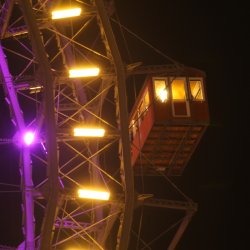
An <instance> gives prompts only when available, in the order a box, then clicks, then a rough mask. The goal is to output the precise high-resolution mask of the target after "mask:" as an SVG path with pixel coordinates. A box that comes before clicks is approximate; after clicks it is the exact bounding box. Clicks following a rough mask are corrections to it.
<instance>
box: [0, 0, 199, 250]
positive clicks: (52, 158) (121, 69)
mask: <svg viewBox="0 0 250 250" xmlns="http://www.w3.org/2000/svg"><path fill="white" fill-rule="evenodd" d="M63 2H64V1H48V0H37V1H29V0H19V1H14V0H6V1H2V2H1V4H2V6H1V16H0V36H1V42H0V76H1V82H2V83H3V88H4V92H5V96H6V100H7V103H8V104H9V109H10V114H11V119H12V121H13V124H14V125H15V126H16V135H15V136H14V137H13V140H9V139H6V140H2V142H4V143H8V142H10V141H11V142H12V143H14V144H15V145H18V146H19V147H20V172H21V190H22V203H23V204H22V205H23V238H24V240H23V242H21V243H20V244H19V246H18V249H20V250H22V249H25V250H34V249H40V250H48V249H67V248H68V247H69V246H73V247H88V249H124V250H125V249H129V246H131V245H132V244H134V243H133V241H131V239H130V238H131V231H133V230H132V227H133V214H134V209H135V208H138V207H144V206H146V207H147V206H148V207H154V208H166V209H172V210H180V211H184V212H185V216H184V218H183V220H182V222H181V223H180V226H179V227H178V229H177V231H176V234H175V236H174V237H173V239H172V240H171V241H170V243H169V247H168V249H169V250H172V249H175V247H176V245H177V243H178V241H179V240H180V238H181V236H182V234H183V232H184V230H185V228H186V226H187V225H188V222H189V221H190V219H191V217H192V215H193V213H194V212H195V211H196V209H197V207H196V205H195V204H194V203H193V202H192V201H191V200H190V199H186V197H185V201H174V200H163V199H154V198H152V195H149V196H148V195H139V194H137V193H136V192H135V188H134V176H133V170H132V167H131V159H130V141H129V132H128V127H129V124H128V111H127V96H126V77H128V76H129V75H135V74H147V73H152V72H158V71H159V72H162V71H164V72H166V71H168V70H169V71H171V70H172V67H173V66H164V67H163V66H161V67H157V66H151V67H140V66H139V65H134V67H133V65H132V66H131V65H130V67H129V66H127V67H126V66H125V65H124V63H123V61H122V58H121V56H120V53H119V49H118V46H117V43H116V39H115V36H114V34H113V31H112V28H111V24H110V19H109V15H110V14H111V13H109V12H108V11H107V6H105V1H102V0H84V1H76V2H75V3H76V4H78V5H80V6H81V7H82V9H83V14H82V15H81V16H80V17H77V18H72V19H70V20H69V19H67V20H51V17H50V13H51V10H52V9H53V8H58V7H60V5H61V4H62V3H63ZM71 2H73V1H71ZM78 63H81V64H91V65H98V66H99V67H100V68H101V69H102V71H101V74H100V76H97V77H90V78H76V79H71V78H69V77H68V75H67V71H68V69H70V68H71V67H73V66H75V65H77V64H78ZM93 124H94V125H97V126H99V127H104V128H105V129H106V131H107V133H106V136H105V137H104V138H102V139H90V138H85V139H83V138H76V137H74V136H73V134H72V128H73V127H75V126H79V125H85V126H90V125H93ZM27 129H29V130H32V131H34V132H35V134H36V143H35V144H34V145H31V146H29V147H28V146H25V145H23V144H21V143H20V142H19V140H20V138H21V137H22V135H23V133H24V132H25V131H26V130H27ZM167 182H168V183H169V184H170V186H171V185H172V184H171V181H170V180H169V179H168V178H167ZM81 186H99V187H102V188H105V189H106V190H109V191H110V192H111V199H110V201H106V202H103V201H102V202H101V201H93V200H92V201H86V200H81V199H79V198H78V197H77V195H76V190H77V189H78V188H80V187H81ZM172 187H174V189H176V188H175V186H173V185H172ZM137 235H138V234H137ZM138 242H139V243H138ZM136 244H137V245H138V244H139V245H142V247H143V248H144V247H146V248H147V249H151V248H150V246H149V244H148V243H146V241H145V239H142V237H140V235H138V240H137V243H136Z"/></svg>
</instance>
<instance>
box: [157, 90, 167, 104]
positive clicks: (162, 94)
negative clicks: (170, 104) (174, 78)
mask: <svg viewBox="0 0 250 250" xmlns="http://www.w3.org/2000/svg"><path fill="white" fill-rule="evenodd" d="M158 97H159V99H160V100H161V101H162V102H166V100H167V99H168V92H167V90H166V89H160V90H159V92H158Z"/></svg>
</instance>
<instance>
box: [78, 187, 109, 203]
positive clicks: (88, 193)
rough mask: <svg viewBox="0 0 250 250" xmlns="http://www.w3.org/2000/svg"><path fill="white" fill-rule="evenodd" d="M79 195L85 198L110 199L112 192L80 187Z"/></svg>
mask: <svg viewBox="0 0 250 250" xmlns="http://www.w3.org/2000/svg"><path fill="white" fill-rule="evenodd" d="M78 197H79V198H85V199H93V200H105V201H107V200H109V197H110V193H109V192H103V191H95V190H87V189H79V190H78Z"/></svg>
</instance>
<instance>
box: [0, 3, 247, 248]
mask: <svg viewBox="0 0 250 250" xmlns="http://www.w3.org/2000/svg"><path fill="white" fill-rule="evenodd" d="M115 2H116V9H117V14H118V16H119V18H120V21H121V23H122V24H124V25H125V26H126V27H127V28H129V29H130V30H131V31H133V32H134V33H135V34H137V35H138V36H140V37H141V38H143V39H144V40H146V41H147V42H148V43H150V44H152V45H153V46H154V47H155V48H157V49H159V50H161V51H162V52H163V53H164V54H166V55H168V56H169V57H171V58H173V59H175V60H176V61H178V62H180V63H182V64H184V65H187V66H191V67H196V68H199V69H201V70H204V71H205V72H206V74H207V86H206V87H207V95H208V101H209V109H210V116H211V124H210V126H209V128H208V130H207V132H206V133H205V135H204V137H203V139H202V140H201V142H200V144H199V146H198V148H197V150H196V151H195V153H194V155H193V157H192V159H191V161H190V163H189V165H188V166H187V168H186V169H185V172H184V175H183V177H181V178H182V181H181V183H180V185H181V188H182V190H183V191H184V192H185V193H186V194H187V195H188V196H190V197H191V198H192V199H193V200H194V201H195V202H197V203H198V205H199V209H198V212H197V213H196V214H195V216H194V218H193V219H192V221H191V224H190V225H189V227H188V229H187V231H186V232H185V234H184V236H183V237H182V239H181V242H180V244H179V245H178V248H177V249H178V250H187V249H188V250H219V249H220V250H221V249H237V250H238V249H240V250H241V249H242V250H245V249H250V247H249V243H248V230H247V228H248V224H249V220H248V217H249V211H247V201H248V200H249V192H248V189H249V187H248V186H247V184H248V183H247V182H249V177H248V171H247V170H248V167H249V163H248V161H246V160H247V158H248V157H247V156H248V154H249V153H248V148H249V144H248V140H247V139H248V136H249V132H248V128H247V126H248V124H247V123H246V120H247V119H245V117H247V116H249V110H248V107H249V102H248V99H249V98H248V97H247V93H248V92H249V90H250V89H249V84H250V83H249V76H248V74H249V69H248V67H247V65H249V61H247V60H249V57H248V55H247V52H248V46H249V44H248V42H247V36H248V35H249V34H248V33H249V20H248V18H249V10H248V8H247V7H246V6H244V5H243V2H241V1H237V2H232V3H230V2H229V1H214V0H211V1H195V0H190V1H184V0H183V1H179V0H175V1H174V0H156V1H146V0H144V1H142V0H141V1H140V0H133V1H132V0H116V1H115ZM124 35H125V37H126V39H127V42H128V45H129V51H130V57H129V56H128V55H127V53H126V52H125V51H124V52H123V54H124V60H125V61H126V62H127V63H128V62H137V61H141V62H143V64H144V65H157V64H166V63H168V61H167V60H166V59H165V58H164V57H162V56H160V55H159V54H157V53H156V52H155V51H154V50H152V49H150V48H149V47H148V46H146V45H145V44H143V43H142V42H140V41H139V40H138V39H135V38H134V37H133V36H131V35H129V34H128V33H126V32H124ZM0 104H1V106H0V111H1V112H0V113H1V114H0V115H1V116H0V124H1V125H0V126H1V131H2V132H1V136H0V137H8V132H9V126H10V123H9V121H7V119H6V118H8V111H6V110H5V108H6V105H5V103H4V100H3V97H2V94H1V102H0ZM10 150H12V149H10V148H9V147H8V146H4V147H2V146H1V151H0V161H1V181H4V182H6V181H8V182H9V183H18V178H19V177H18V172H17V171H18V167H17V168H16V169H15V173H16V174H12V173H13V172H14V170H13V169H12V168H11V166H13V165H12V164H11V162H5V157H6V155H7V154H8V152H10ZM13 155H14V154H13ZM9 159H10V158H9V157H8V161H9ZM12 160H13V162H15V161H16V159H12ZM3 168H5V169H6V170H5V171H4V173H3V171H2V170H3ZM8 190H9V189H8ZM13 197H16V196H15V195H14V194H8V195H6V194H5V195H3V194H1V200H2V201H1V205H0V208H1V213H2V214H3V215H4V214H6V212H7V211H9V214H11V217H10V218H3V216H1V217H2V218H1V224H2V225H5V229H4V230H3V231H2V229H1V235H0V244H6V245H16V241H19V239H17V237H16V234H19V233H20V232H18V233H15V232H13V231H11V228H12V226H13V227H15V225H16V224H17V223H19V224H21V222H19V221H17V218H19V214H18V213H19V212H18V211H15V210H14V208H16V207H18V206H17V204H20V199H19V198H13ZM14 199H15V200H14ZM14 203H16V204H14ZM1 228H2V227H1ZM19 228H20V227H19ZM20 240H21V239H20ZM161 249H166V246H162V248H161ZM161 249H159V250H161ZM131 250H132V249H131Z"/></svg>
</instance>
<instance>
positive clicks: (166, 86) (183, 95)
mask: <svg viewBox="0 0 250 250" xmlns="http://www.w3.org/2000/svg"><path fill="white" fill-rule="evenodd" d="M167 69H168V68H167ZM208 123H209V111H208V102H207V96H206V92H205V73H204V72H203V71H200V70H197V69H194V68H188V67H182V68H181V69H178V68H176V70H173V68H172V69H171V70H166V72H161V73H158V74H155V73H152V74H149V75H147V77H146V80H145V83H144V85H143V87H142V89H141V91H140V93H139V96H138V98H137V100H136V102H135V105H134V106H133V109H132V111H131V113H130V136H131V154H132V155H131V158H132V166H133V167H134V169H135V174H137V175H141V174H143V175H161V174H163V173H164V174H168V175H181V174H182V172H183V170H184V168H185V166H186V165H187V163H188V161H189V159H190V157H191V156H192V154H193V152H194V150H195V148H196V146H197V145H198V143H199V141H200V139H201V138H202V135H203V133H204V132H205V130H206V128H207V126H208Z"/></svg>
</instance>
